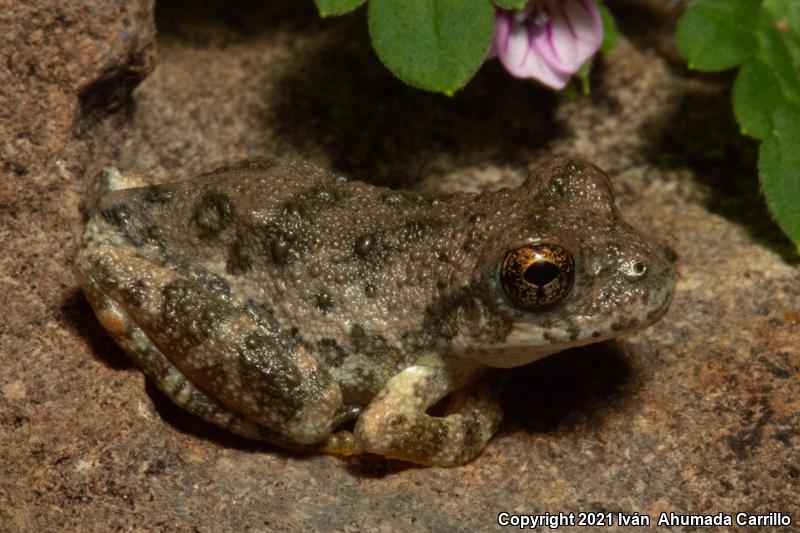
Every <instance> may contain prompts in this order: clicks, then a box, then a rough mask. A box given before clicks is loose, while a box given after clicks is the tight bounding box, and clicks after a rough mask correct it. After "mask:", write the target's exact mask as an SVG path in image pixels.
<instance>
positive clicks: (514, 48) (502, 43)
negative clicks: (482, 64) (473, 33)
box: [492, 10, 572, 89]
mask: <svg viewBox="0 0 800 533" xmlns="http://www.w3.org/2000/svg"><path fill="white" fill-rule="evenodd" d="M544 33H545V27H544V26H543V25H541V24H536V23H535V21H534V20H533V19H531V18H530V17H526V16H525V13H524V12H519V11H505V10H498V13H497V18H496V21H495V34H494V39H493V43H492V49H493V50H494V51H495V52H496V53H497V55H498V56H499V58H500V61H501V62H502V63H503V66H505V67H506V70H508V72H509V73H511V75H512V76H516V77H518V78H534V79H536V80H538V81H540V82H542V83H543V84H545V85H547V86H549V87H552V88H554V89H561V88H563V87H564V86H565V85H566V84H567V83H568V82H569V79H570V77H571V76H572V72H562V71H560V70H558V69H556V68H553V67H552V66H551V65H550V64H549V63H548V62H547V61H545V59H544V58H543V57H542V56H541V54H539V53H538V52H537V50H536V49H535V46H534V43H535V42H536V41H537V40H541V39H542V36H543V35H544Z"/></svg>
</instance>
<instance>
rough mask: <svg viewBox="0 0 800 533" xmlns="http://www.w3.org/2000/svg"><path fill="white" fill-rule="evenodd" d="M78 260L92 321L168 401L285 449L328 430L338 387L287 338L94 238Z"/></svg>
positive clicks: (306, 442)
mask: <svg viewBox="0 0 800 533" xmlns="http://www.w3.org/2000/svg"><path fill="white" fill-rule="evenodd" d="M80 254H81V257H80V259H79V261H78V262H77V265H78V269H79V278H80V279H81V285H82V287H83V289H84V293H85V294H86V295H87V298H88V299H89V302H90V303H91V304H92V307H93V308H94V309H95V313H96V314H97V316H98V318H99V319H100V322H101V323H102V324H103V326H104V327H105V328H106V330H108V331H109V332H110V333H111V334H112V336H113V337H114V339H115V340H116V341H117V343H118V344H119V345H120V346H122V348H123V349H125V351H126V352H127V353H128V354H129V355H130V356H131V357H132V358H133V359H134V360H135V361H136V362H137V363H138V364H139V365H140V366H141V367H142V368H143V369H144V371H145V372H146V373H147V375H148V376H150V377H151V378H152V379H153V380H154V381H155V383H156V385H157V386H158V387H159V388H160V389H161V390H162V391H164V393H165V394H167V396H169V397H170V399H172V400H173V401H174V402H175V403H177V404H178V405H180V406H181V407H184V408H185V409H187V410H188V411H190V412H192V413H194V414H196V415H198V416H200V417H202V418H204V419H206V420H208V421H210V422H213V423H215V424H217V425H220V426H222V427H225V428H227V429H230V430H232V431H235V432H237V433H240V434H242V435H245V436H248V437H254V438H259V439H261V440H267V441H270V442H275V443H278V444H282V445H286V443H289V444H290V446H289V447H297V446H294V445H291V443H297V444H300V445H309V444H314V443H317V442H319V441H321V440H323V439H324V438H325V437H326V436H327V435H328V434H329V433H330V432H331V430H332V429H333V427H334V426H335V424H336V423H337V421H338V418H337V417H338V416H339V415H338V413H339V411H340V409H341V407H342V395H341V390H340V389H339V385H338V384H337V383H336V382H335V381H334V380H333V378H332V377H331V376H330V374H329V373H328V372H327V370H326V369H325V368H324V367H323V366H321V365H320V364H319V363H318V362H317V360H316V358H315V357H314V356H313V355H312V354H310V353H308V352H307V351H306V350H305V349H304V348H303V347H302V346H299V345H297V343H296V341H294V340H293V339H292V338H291V337H289V336H288V335H287V334H285V333H283V332H281V331H280V330H279V329H278V328H276V327H273V326H271V325H270V324H266V323H261V322H260V321H258V320H256V318H254V317H253V316H251V315H250V314H249V313H248V312H246V310H244V309H242V308H241V307H240V305H239V304H237V303H235V302H233V301H230V300H228V299H226V298H225V297H223V296H220V295H219V294H218V293H216V292H215V291H214V290H212V289H210V288H208V287H206V286H204V285H201V284H200V283H198V282H195V281H192V280H189V279H187V278H185V277H181V276H179V275H178V274H177V273H175V272H174V271H172V270H170V269H168V268H163V267H158V266H156V265H154V264H153V263H152V262H149V261H148V260H147V259H145V258H143V257H139V256H138V255H137V254H136V253H134V252H132V251H130V250H126V249H122V248H115V247H113V246H110V245H109V244H107V243H105V242H103V241H92V242H89V243H88V244H86V245H85V246H84V247H83V248H82V249H81V251H80Z"/></svg>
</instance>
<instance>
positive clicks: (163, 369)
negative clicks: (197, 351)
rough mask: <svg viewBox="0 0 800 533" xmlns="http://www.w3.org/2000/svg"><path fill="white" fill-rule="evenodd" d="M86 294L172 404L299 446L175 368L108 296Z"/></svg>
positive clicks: (228, 425)
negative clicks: (242, 413) (206, 390)
mask: <svg viewBox="0 0 800 533" xmlns="http://www.w3.org/2000/svg"><path fill="white" fill-rule="evenodd" d="M87 294H88V295H89V300H90V302H91V303H92V306H93V307H94V308H95V313H96V315H97V317H98V319H99V320H100V322H101V323H102V325H103V326H104V327H105V328H106V330H108V332H109V334H110V335H111V336H112V337H113V339H114V341H115V342H116V343H117V344H118V345H119V346H120V347H122V349H123V350H125V352H126V353H127V354H128V355H129V356H130V357H131V358H132V359H133V360H134V361H135V362H136V364H137V365H138V366H139V368H141V369H142V371H143V372H144V374H145V375H146V376H147V377H148V378H150V379H151V380H152V381H153V383H155V385H156V387H158V389H159V390H160V391H161V392H163V393H164V394H165V395H167V396H168V397H169V398H170V400H172V402H173V403H175V405H177V406H178V407H181V408H183V409H185V410H186V411H188V412H190V413H192V414H193V415H195V416H197V417H199V418H202V419H203V420H205V421H206V422H211V423H212V424H215V425H217V426H220V427H223V428H226V429H228V430H230V431H233V432H234V433H237V434H239V435H242V436H244V437H247V438H251V439H255V440H259V441H264V442H270V443H272V444H276V445H278V446H282V447H284V448H289V449H299V448H302V446H301V445H300V444H298V443H296V442H294V441H292V440H291V439H288V438H287V437H285V436H284V435H281V434H280V433H278V432H276V431H273V430H271V429H269V428H268V427H265V426H262V425H259V424H256V423H253V422H251V421H249V420H247V419H246V418H244V417H242V416H240V415H238V414H236V413H235V412H233V411H231V410H230V409H228V408H226V407H225V405H223V404H221V403H220V402H218V401H217V400H215V399H214V398H213V397H211V396H209V395H208V394H206V393H205V392H203V391H202V390H201V389H199V388H198V387H197V386H196V385H195V384H193V383H192V382H191V381H189V380H188V379H186V377H185V376H184V375H183V374H181V372H180V371H179V370H178V369H177V368H175V366H174V365H173V364H172V363H171V362H170V361H169V360H168V359H167V358H166V357H165V356H164V354H162V353H161V351H160V350H159V349H158V347H156V346H155V344H153V342H152V341H151V340H150V339H149V338H148V337H147V335H145V333H144V332H143V331H142V329H141V328H140V327H139V326H138V325H137V324H136V322H134V321H133V320H131V318H130V317H129V316H128V315H127V313H125V311H124V310H123V309H122V308H121V306H120V305H119V304H118V303H116V302H114V301H113V300H110V299H108V298H102V297H100V298H94V297H93V296H94V295H92V294H89V293H87Z"/></svg>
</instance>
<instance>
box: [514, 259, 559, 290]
mask: <svg viewBox="0 0 800 533" xmlns="http://www.w3.org/2000/svg"><path fill="white" fill-rule="evenodd" d="M558 273H559V272H558V267H557V266H556V265H554V264H553V263H551V262H550V261H545V260H542V259H540V260H538V261H536V262H535V263H533V264H532V265H531V266H529V267H528V268H526V269H525V272H523V273H522V277H523V279H524V280H525V281H527V282H528V283H530V284H531V285H536V286H537V287H544V286H545V285H547V284H548V283H550V282H551V281H553V280H554V279H556V278H557V277H558Z"/></svg>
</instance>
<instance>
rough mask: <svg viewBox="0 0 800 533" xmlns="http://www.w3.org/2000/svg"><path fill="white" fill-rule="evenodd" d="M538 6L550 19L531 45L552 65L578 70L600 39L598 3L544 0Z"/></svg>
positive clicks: (601, 26) (572, 0) (600, 25)
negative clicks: (540, 36) (538, 37)
mask: <svg viewBox="0 0 800 533" xmlns="http://www.w3.org/2000/svg"><path fill="white" fill-rule="evenodd" d="M541 9H542V12H543V14H544V15H545V16H546V17H547V18H548V19H549V20H548V22H547V23H546V24H545V25H544V27H545V31H544V32H543V36H542V38H540V39H537V40H536V42H535V43H534V47H535V48H536V50H537V52H538V53H539V54H540V55H541V56H542V58H544V60H545V61H546V62H547V63H548V64H549V65H550V66H551V67H552V68H554V69H556V70H560V71H563V72H569V73H571V74H572V73H575V72H577V70H578V69H579V68H580V67H581V65H583V63H585V62H586V60H587V59H589V58H590V57H592V55H594V53H595V52H597V49H598V48H599V47H600V44H601V42H602V41H603V24H602V21H601V19H600V11H599V9H598V8H597V4H595V2H594V0H563V1H558V0H545V1H544V2H543V4H542V6H541Z"/></svg>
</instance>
